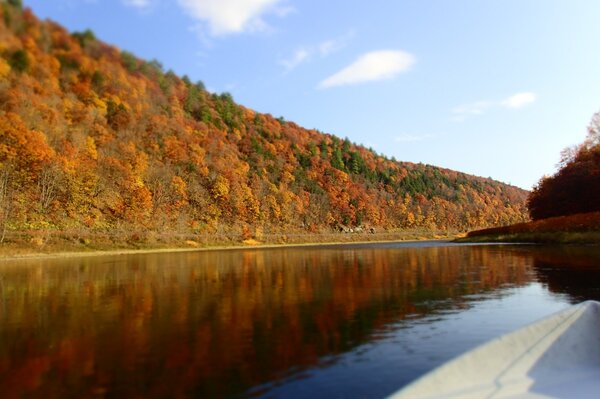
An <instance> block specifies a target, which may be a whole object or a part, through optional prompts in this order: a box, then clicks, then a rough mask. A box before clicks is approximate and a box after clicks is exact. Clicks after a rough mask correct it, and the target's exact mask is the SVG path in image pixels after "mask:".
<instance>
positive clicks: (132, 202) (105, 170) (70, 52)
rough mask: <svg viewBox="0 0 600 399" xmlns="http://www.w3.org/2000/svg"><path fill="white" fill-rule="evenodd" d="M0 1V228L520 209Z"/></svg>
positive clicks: (197, 227)
mask: <svg viewBox="0 0 600 399" xmlns="http://www.w3.org/2000/svg"><path fill="white" fill-rule="evenodd" d="M18 3H19V2H3V3H1V4H0V13H1V15H0V229H1V230H2V239H4V237H5V234H7V233H8V234H10V233H18V232H26V231H63V232H65V234H67V233H66V232H70V233H68V234H71V235H76V236H77V237H84V236H86V235H90V234H93V233H111V234H117V233H118V234H125V235H128V236H132V235H137V236H138V238H139V239H140V240H151V239H152V236H153V234H159V233H160V234H165V233H167V232H170V233H172V234H174V235H177V234H180V235H182V236H183V235H185V236H186V237H188V236H189V235H202V234H221V233H223V234H239V235H240V236H241V237H242V238H244V239H249V238H252V237H254V238H257V237H258V238H260V235H261V234H263V233H264V232H291V231H296V232H298V231H300V232H307V233H315V232H331V231H332V230H349V229H355V228H356V227H359V226H360V228H359V231H360V230H361V229H363V231H365V230H366V229H371V228H373V229H379V230H390V229H413V228H420V229H425V230H449V229H451V230H461V231H465V230H470V229H473V228H484V227H491V226H498V225H506V224H512V223H517V222H522V221H524V220H526V208H525V199H526V197H527V192H526V191H524V190H521V189H519V188H517V187H513V186H510V185H506V184H502V183H499V182H496V181H493V180H491V179H485V178H480V177H474V176H470V175H466V174H464V173H460V172H456V171H452V170H448V169H443V168H438V167H433V166H429V165H423V164H414V163H409V162H396V161H394V160H390V159H388V158H386V157H383V156H381V155H378V154H376V153H375V152H373V151H371V150H369V149H366V148H364V147H362V146H358V145H355V144H353V143H351V142H350V141H349V140H347V139H345V140H344V139H340V138H338V137H336V136H333V135H329V134H323V133H320V132H318V131H315V130H308V129H304V128H301V127H299V126H298V125H296V124H295V123H293V122H288V121H285V120H283V118H279V119H276V118H274V117H272V116H270V115H268V114H259V113H256V112H254V111H252V110H250V109H248V108H245V107H243V106H240V105H238V104H236V103H235V102H234V100H233V98H232V96H231V95H230V94H228V93H223V94H211V93H209V92H207V91H206V90H205V88H204V85H203V84H202V82H195V83H194V82H191V81H190V80H189V79H188V78H187V77H185V76H184V77H178V76H176V75H175V74H174V73H173V72H172V71H166V72H165V71H163V68H162V66H161V64H160V63H159V62H157V61H143V60H140V59H138V58H136V57H135V56H134V55H132V54H131V53H129V52H126V51H119V50H118V49H116V48H115V47H112V46H110V45H107V44H105V43H103V42H101V41H99V40H98V39H97V38H96V37H95V35H94V34H93V32H91V31H85V32H77V33H72V34H71V33H69V32H67V31H66V30H65V29H64V28H62V27H61V26H60V25H58V24H56V23H54V22H51V21H43V22H42V21H39V20H38V19H37V18H36V17H35V16H34V14H33V13H32V12H31V11H30V10H28V9H26V10H21V8H20V6H19V4H18Z"/></svg>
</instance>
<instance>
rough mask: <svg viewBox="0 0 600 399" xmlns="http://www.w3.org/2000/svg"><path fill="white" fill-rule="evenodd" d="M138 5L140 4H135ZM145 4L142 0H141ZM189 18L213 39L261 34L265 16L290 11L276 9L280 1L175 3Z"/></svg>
mask: <svg viewBox="0 0 600 399" xmlns="http://www.w3.org/2000/svg"><path fill="white" fill-rule="evenodd" d="M136 1H140V0H136ZM141 1H145V0H141ZM178 1H179V5H180V6H181V7H183V9H184V10H185V11H186V12H187V13H188V15H190V16H191V17H192V18H194V19H197V20H200V21H202V22H204V23H207V24H208V28H209V31H210V34H211V35H213V36H220V35H227V34H231V33H241V32H247V31H256V30H264V29H265V28H266V27H267V24H266V22H265V21H264V20H263V19H262V17H263V15H264V14H266V13H269V12H271V13H274V14H278V15H287V14H288V13H289V12H290V8H289V7H288V8H277V7H276V5H277V3H279V2H280V1H281V0H178Z"/></svg>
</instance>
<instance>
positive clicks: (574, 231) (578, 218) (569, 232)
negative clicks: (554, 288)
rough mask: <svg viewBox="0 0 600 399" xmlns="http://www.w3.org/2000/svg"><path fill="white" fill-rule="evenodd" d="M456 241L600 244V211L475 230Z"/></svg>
mask: <svg viewBox="0 0 600 399" xmlns="http://www.w3.org/2000/svg"><path fill="white" fill-rule="evenodd" d="M455 242H460V243H481V242H526V243H543V244H600V212H592V213H581V214H576V215H569V216H559V217H553V218H548V219H542V220H536V221H533V222H528V223H519V224H514V225H511V226H504V227H496V228H491V229H484V230H477V231H472V232H469V233H467V235H466V236H465V237H462V238H458V239H456V240H455Z"/></svg>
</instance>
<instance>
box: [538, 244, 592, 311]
mask: <svg viewBox="0 0 600 399" xmlns="http://www.w3.org/2000/svg"><path fill="white" fill-rule="evenodd" d="M527 256H530V257H533V260H534V267H535V273H536V275H537V279H538V281H540V282H541V283H543V284H545V285H546V286H547V287H548V289H549V290H550V291H551V292H554V293H557V294H567V295H568V296H569V298H570V300H571V301H572V302H573V303H577V302H581V301H585V300H590V299H592V300H596V301H600V247H597V246H582V247H575V246H573V247H554V248H547V247H538V248H534V249H533V250H530V251H527Z"/></svg>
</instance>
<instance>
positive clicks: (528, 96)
mask: <svg viewBox="0 0 600 399" xmlns="http://www.w3.org/2000/svg"><path fill="white" fill-rule="evenodd" d="M535 99H536V95H535V93H530V92H526V93H517V94H515V95H513V96H510V97H508V98H507V99H506V100H504V101H502V103H501V104H502V106H503V107H506V108H522V107H524V106H526V105H528V104H531V103H533V102H534V101H535Z"/></svg>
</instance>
